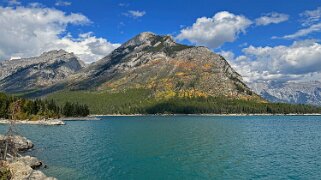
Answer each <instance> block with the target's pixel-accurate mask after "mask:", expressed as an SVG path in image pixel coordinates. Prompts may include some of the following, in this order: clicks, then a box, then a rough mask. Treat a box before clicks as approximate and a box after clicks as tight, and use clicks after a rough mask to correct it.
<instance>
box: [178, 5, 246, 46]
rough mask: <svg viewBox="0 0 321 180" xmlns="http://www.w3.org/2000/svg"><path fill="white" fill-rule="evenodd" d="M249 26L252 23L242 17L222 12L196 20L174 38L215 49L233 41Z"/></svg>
mask: <svg viewBox="0 0 321 180" xmlns="http://www.w3.org/2000/svg"><path fill="white" fill-rule="evenodd" d="M251 24H252V22H251V21H250V20H249V19H247V18H246V17H244V16H241V15H234V14H232V13H230V12H227V11H222V12H218V13H216V14H215V15H214V16H213V17H212V18H207V17H201V18H198V19H197V20H196V22H195V23H194V24H193V25H192V26H191V27H187V28H184V29H182V30H181V32H180V34H179V35H178V36H177V37H176V38H177V39H178V40H184V39H187V40H189V41H190V42H192V43H194V44H196V45H205V46H208V47H210V48H217V47H219V46H221V45H222V44H224V43H225V42H233V41H235V39H236V38H237V36H238V35H239V34H240V33H245V30H246V28H247V27H249V26H250V25H251Z"/></svg>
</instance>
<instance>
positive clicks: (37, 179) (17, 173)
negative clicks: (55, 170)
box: [8, 161, 56, 180]
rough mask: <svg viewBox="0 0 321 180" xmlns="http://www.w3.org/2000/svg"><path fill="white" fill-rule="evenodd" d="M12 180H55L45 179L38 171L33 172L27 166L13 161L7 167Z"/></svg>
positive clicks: (51, 178)
mask: <svg viewBox="0 0 321 180" xmlns="http://www.w3.org/2000/svg"><path fill="white" fill-rule="evenodd" d="M8 167H9V169H10V171H11V174H12V177H11V179H12V180H56V178H53V177H47V176H46V175H45V174H44V173H43V172H41V171H39V170H33V169H32V168H31V167H30V166H29V165H27V164H26V163H24V162H23V161H15V162H13V163H10V164H9V165H8Z"/></svg>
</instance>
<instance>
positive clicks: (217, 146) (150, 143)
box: [0, 116, 321, 180]
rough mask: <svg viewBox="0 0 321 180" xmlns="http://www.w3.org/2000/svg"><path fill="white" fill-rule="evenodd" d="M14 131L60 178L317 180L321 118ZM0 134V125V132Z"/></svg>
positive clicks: (147, 120) (157, 119)
mask: <svg viewBox="0 0 321 180" xmlns="http://www.w3.org/2000/svg"><path fill="white" fill-rule="evenodd" d="M103 119H104V120H102V121H74V122H67V125H66V126H55V127H54V126H52V127H50V126H27V125H20V126H18V130H19V132H21V134H22V135H24V136H26V137H28V138H29V139H31V140H32V141H33V142H34V144H35V145H36V146H35V148H36V149H35V150H33V151H31V152H28V153H29V154H31V155H35V156H37V157H38V158H39V159H42V160H43V161H44V162H45V163H46V164H47V165H48V168H47V169H44V170H43V171H44V172H45V173H46V174H47V175H49V176H55V177H57V178H59V179H61V180H63V179H90V180H94V179H320V177H321V117H317V116H309V117H308V116H306V117H303V116H295V117H294V116H262V117H260V116H251V117H214V116H143V117H104V118H103ZM4 129H5V127H4V126H0V133H3V132H4Z"/></svg>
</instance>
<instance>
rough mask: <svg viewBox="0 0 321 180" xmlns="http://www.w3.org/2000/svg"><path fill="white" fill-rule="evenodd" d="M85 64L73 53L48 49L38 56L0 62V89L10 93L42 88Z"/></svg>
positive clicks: (65, 76)
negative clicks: (48, 50)
mask: <svg viewBox="0 0 321 180" xmlns="http://www.w3.org/2000/svg"><path fill="white" fill-rule="evenodd" d="M84 66H85V64H84V63H83V62H82V61H80V60H78V58H77V57H76V56H75V55H74V54H73V53H67V52H66V51H63V50H59V51H56V50H55V51H50V52H46V53H43V54H42V55H40V56H39V57H33V58H23V59H15V60H7V61H3V62H1V63H0V90H1V91H5V92H10V93H17V92H26V91H30V90H36V89H42V88H46V87H49V86H51V85H53V84H56V83H58V82H61V81H62V80H64V79H66V78H67V77H68V76H70V75H71V74H74V73H76V72H78V71H79V70H80V69H82V68H83V67H84Z"/></svg>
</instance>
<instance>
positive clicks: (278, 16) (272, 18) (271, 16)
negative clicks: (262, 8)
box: [255, 12, 289, 26]
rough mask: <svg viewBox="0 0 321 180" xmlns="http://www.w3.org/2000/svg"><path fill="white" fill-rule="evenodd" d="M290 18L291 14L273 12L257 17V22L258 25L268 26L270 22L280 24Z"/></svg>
mask: <svg viewBox="0 0 321 180" xmlns="http://www.w3.org/2000/svg"><path fill="white" fill-rule="evenodd" d="M288 19H289V15H287V14H282V13H277V12H271V13H268V14H265V15H264V16H261V17H259V18H257V19H255V24H256V25H258V26H266V25H269V24H278V23H281V22H284V21H287V20H288Z"/></svg>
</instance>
